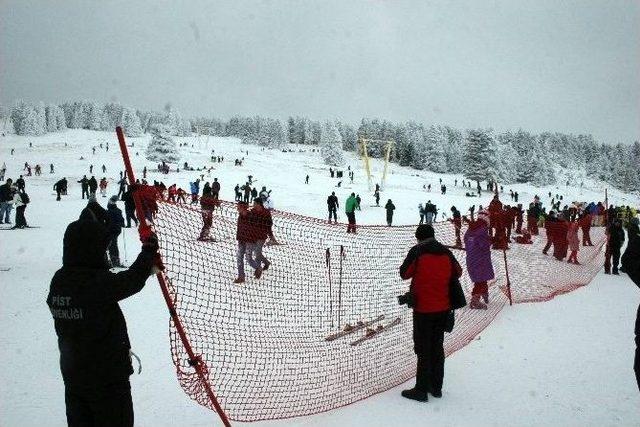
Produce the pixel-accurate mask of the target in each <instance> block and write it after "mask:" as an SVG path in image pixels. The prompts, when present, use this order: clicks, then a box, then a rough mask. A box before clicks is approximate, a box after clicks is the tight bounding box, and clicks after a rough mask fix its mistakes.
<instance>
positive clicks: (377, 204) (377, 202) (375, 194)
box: [358, 184, 380, 206]
mask: <svg viewBox="0 0 640 427" xmlns="http://www.w3.org/2000/svg"><path fill="white" fill-rule="evenodd" d="M376 185H378V184H376ZM358 197H359V196H358ZM373 197H375V198H376V206H380V190H377V189H376V191H375V192H374V193H373ZM358 204H360V202H358Z"/></svg>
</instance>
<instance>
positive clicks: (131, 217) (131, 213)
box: [124, 208, 138, 227]
mask: <svg viewBox="0 0 640 427" xmlns="http://www.w3.org/2000/svg"><path fill="white" fill-rule="evenodd" d="M124 212H125V215H126V216H127V227H131V220H133V222H134V223H135V224H136V225H138V219H137V218H136V211H135V209H127V208H125V209H124Z"/></svg>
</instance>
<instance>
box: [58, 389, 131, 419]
mask: <svg viewBox="0 0 640 427" xmlns="http://www.w3.org/2000/svg"><path fill="white" fill-rule="evenodd" d="M64 400H65V404H66V406H67V424H68V425H69V427H89V426H93V427H99V426H104V427H131V426H133V402H132V401H131V386H130V385H129V380H128V379H127V380H125V381H122V382H118V383H115V384H110V385H106V386H101V387H92V388H74V387H71V386H65V392H64Z"/></svg>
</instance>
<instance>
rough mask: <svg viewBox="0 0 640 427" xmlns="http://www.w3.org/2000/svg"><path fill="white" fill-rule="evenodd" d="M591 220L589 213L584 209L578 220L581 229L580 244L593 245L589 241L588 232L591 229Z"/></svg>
mask: <svg viewBox="0 0 640 427" xmlns="http://www.w3.org/2000/svg"><path fill="white" fill-rule="evenodd" d="M591 221H592V218H591V214H590V213H589V212H586V211H585V212H584V213H583V214H582V216H581V217H580V219H579V220H578V225H579V226H580V228H581V229H582V246H593V243H591V235H590V234H589V232H590V230H591Z"/></svg>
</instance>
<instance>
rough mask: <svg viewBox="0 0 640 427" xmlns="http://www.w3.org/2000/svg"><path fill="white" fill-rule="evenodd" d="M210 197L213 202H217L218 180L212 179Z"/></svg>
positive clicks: (218, 193) (218, 196)
mask: <svg viewBox="0 0 640 427" xmlns="http://www.w3.org/2000/svg"><path fill="white" fill-rule="evenodd" d="M211 197H213V199H214V200H218V199H219V198H220V183H219V182H218V178H213V183H212V184H211Z"/></svg>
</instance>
